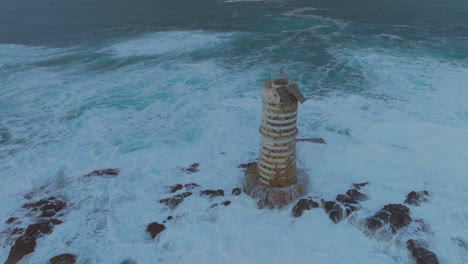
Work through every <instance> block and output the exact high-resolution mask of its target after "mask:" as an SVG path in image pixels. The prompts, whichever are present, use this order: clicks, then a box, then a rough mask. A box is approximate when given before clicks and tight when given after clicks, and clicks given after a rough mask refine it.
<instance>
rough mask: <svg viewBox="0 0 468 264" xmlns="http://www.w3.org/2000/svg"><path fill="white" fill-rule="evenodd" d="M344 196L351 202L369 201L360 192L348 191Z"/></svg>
mask: <svg viewBox="0 0 468 264" xmlns="http://www.w3.org/2000/svg"><path fill="white" fill-rule="evenodd" d="M346 195H347V196H348V197H350V198H351V199H352V200H353V201H359V202H362V201H366V200H367V199H369V198H368V197H367V195H365V194H363V193H361V192H360V191H358V190H356V189H350V190H348V191H347V192H346Z"/></svg>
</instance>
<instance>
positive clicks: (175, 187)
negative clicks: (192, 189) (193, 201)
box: [169, 184, 184, 193]
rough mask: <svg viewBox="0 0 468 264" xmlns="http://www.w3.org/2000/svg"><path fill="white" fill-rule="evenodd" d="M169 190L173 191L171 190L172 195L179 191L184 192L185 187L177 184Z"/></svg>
mask: <svg viewBox="0 0 468 264" xmlns="http://www.w3.org/2000/svg"><path fill="white" fill-rule="evenodd" d="M169 188H170V189H171V190H170V192H171V193H175V192H177V191H178V190H182V189H183V188H184V186H183V185H182V184H175V185H172V186H170V187H169Z"/></svg>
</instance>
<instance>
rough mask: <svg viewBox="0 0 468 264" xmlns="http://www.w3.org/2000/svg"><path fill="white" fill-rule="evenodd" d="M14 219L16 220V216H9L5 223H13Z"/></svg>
mask: <svg viewBox="0 0 468 264" xmlns="http://www.w3.org/2000/svg"><path fill="white" fill-rule="evenodd" d="M14 221H16V217H10V218H8V219H7V220H6V221H5V224H11V223H13V222H14Z"/></svg>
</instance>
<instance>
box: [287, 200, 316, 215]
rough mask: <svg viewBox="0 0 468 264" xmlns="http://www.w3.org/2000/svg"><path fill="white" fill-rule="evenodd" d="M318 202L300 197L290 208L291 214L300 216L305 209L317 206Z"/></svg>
mask: <svg viewBox="0 0 468 264" xmlns="http://www.w3.org/2000/svg"><path fill="white" fill-rule="evenodd" d="M318 207H319V204H318V203H317V202H314V201H313V200H312V199H300V200H299V201H298V202H297V203H296V205H295V206H294V207H293V209H292V216H294V217H300V216H302V214H303V213H304V211H305V210H311V209H313V208H318Z"/></svg>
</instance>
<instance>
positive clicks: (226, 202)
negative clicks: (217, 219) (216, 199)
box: [221, 201, 231, 206]
mask: <svg viewBox="0 0 468 264" xmlns="http://www.w3.org/2000/svg"><path fill="white" fill-rule="evenodd" d="M221 204H222V205H224V206H228V205H230V204H231V201H224V202H222V203H221Z"/></svg>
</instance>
